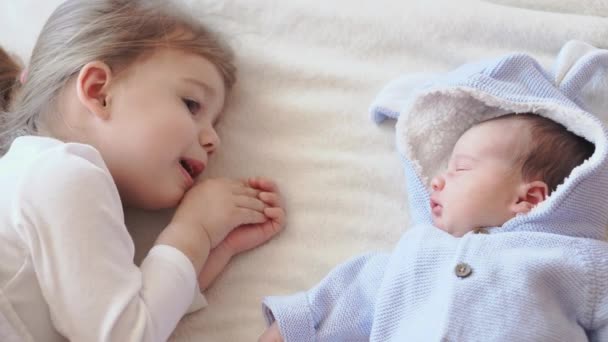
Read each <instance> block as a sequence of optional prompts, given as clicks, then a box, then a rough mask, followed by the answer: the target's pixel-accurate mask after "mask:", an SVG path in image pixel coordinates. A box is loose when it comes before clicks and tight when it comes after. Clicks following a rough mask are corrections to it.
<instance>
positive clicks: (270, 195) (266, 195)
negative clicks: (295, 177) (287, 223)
mask: <svg viewBox="0 0 608 342" xmlns="http://www.w3.org/2000/svg"><path fill="white" fill-rule="evenodd" d="M258 198H259V199H261V200H262V201H263V202H264V203H266V204H267V205H268V206H270V207H281V206H282V205H281V196H279V195H278V194H277V193H274V192H260V194H259V195H258Z"/></svg>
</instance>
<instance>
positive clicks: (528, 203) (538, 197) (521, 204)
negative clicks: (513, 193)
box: [511, 181, 549, 215]
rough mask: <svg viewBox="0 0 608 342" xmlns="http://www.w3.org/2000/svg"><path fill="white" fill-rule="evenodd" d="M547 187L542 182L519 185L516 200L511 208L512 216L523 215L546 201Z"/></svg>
mask: <svg viewBox="0 0 608 342" xmlns="http://www.w3.org/2000/svg"><path fill="white" fill-rule="evenodd" d="M548 195H549V187H548V186H547V183H545V182H543V181H533V182H530V183H525V184H522V185H521V188H520V190H519V193H518V197H517V200H516V201H515V203H513V205H512V206H511V211H512V212H513V213H514V214H516V215H517V214H524V213H527V212H529V211H530V210H532V208H534V207H535V206H536V205H538V204H539V203H540V202H542V201H544V200H545V199H547V196H548Z"/></svg>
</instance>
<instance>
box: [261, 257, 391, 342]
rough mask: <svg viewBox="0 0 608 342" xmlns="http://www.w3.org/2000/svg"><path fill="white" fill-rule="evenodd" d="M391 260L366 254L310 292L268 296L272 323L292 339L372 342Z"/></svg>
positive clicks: (267, 310)
mask: <svg viewBox="0 0 608 342" xmlns="http://www.w3.org/2000/svg"><path fill="white" fill-rule="evenodd" d="M388 260H389V255H388V254H367V255H363V256H360V257H357V258H354V259H352V260H351V261H348V262H346V263H344V264H342V265H340V266H338V267H337V268H335V269H334V270H333V271H332V272H330V273H329V274H328V275H327V276H326V277H325V279H323V280H322V281H321V283H319V284H318V285H317V286H316V287H314V288H313V289H311V290H309V291H307V292H300V293H297V294H294V295H291V296H287V297H267V298H265V299H264V303H263V305H264V312H265V315H266V319H267V321H268V323H269V324H270V323H272V322H273V321H274V320H276V321H277V322H278V325H279V328H280V330H281V334H282V335H283V338H284V339H285V341H288V342H292V341H293V342H296V341H315V340H319V341H368V340H369V335H370V330H371V325H372V319H373V315H374V304H375V302H376V299H377V294H378V289H379V288H380V283H381V281H382V277H383V274H384V270H385V268H386V265H387V263H388Z"/></svg>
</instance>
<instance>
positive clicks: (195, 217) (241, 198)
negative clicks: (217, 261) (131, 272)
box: [156, 179, 268, 274]
mask: <svg viewBox="0 0 608 342" xmlns="http://www.w3.org/2000/svg"><path fill="white" fill-rule="evenodd" d="M259 193H260V191H259V190H256V189H254V188H252V187H251V186H249V184H248V183H247V182H246V181H234V180H229V179H208V180H205V181H202V182H200V183H197V184H196V185H195V186H194V187H193V188H192V189H190V190H189V191H188V192H187V193H186V195H185V196H184V198H183V199H182V201H181V203H180V204H179V206H178V208H177V210H176V212H175V215H174V216H173V219H172V220H171V222H170V223H169V225H168V226H167V227H166V228H165V229H164V230H163V231H162V232H161V234H160V235H159V237H158V239H156V244H165V245H169V246H173V247H175V248H177V249H179V250H180V251H182V252H183V253H184V254H185V255H186V256H187V257H188V259H190V261H191V262H192V265H193V266H194V270H195V271H196V273H197V274H198V273H200V271H201V269H202V268H203V265H204V264H205V262H206V261H207V258H208V256H209V253H210V251H211V250H212V249H213V248H215V247H216V246H217V245H218V244H219V243H220V242H222V241H223V240H224V238H225V237H226V235H228V233H229V232H230V231H231V230H232V229H234V228H235V227H238V226H242V225H246V224H261V223H264V222H266V221H268V218H267V217H266V215H264V211H265V209H266V204H264V202H263V201H262V200H260V199H258V194H259Z"/></svg>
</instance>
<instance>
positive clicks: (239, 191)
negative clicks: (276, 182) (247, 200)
mask: <svg viewBox="0 0 608 342" xmlns="http://www.w3.org/2000/svg"><path fill="white" fill-rule="evenodd" d="M233 194H235V195H244V196H249V197H253V198H256V197H258V195H259V194H260V190H258V189H254V188H252V187H250V186H238V187H237V188H235V189H234V191H233Z"/></svg>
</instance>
